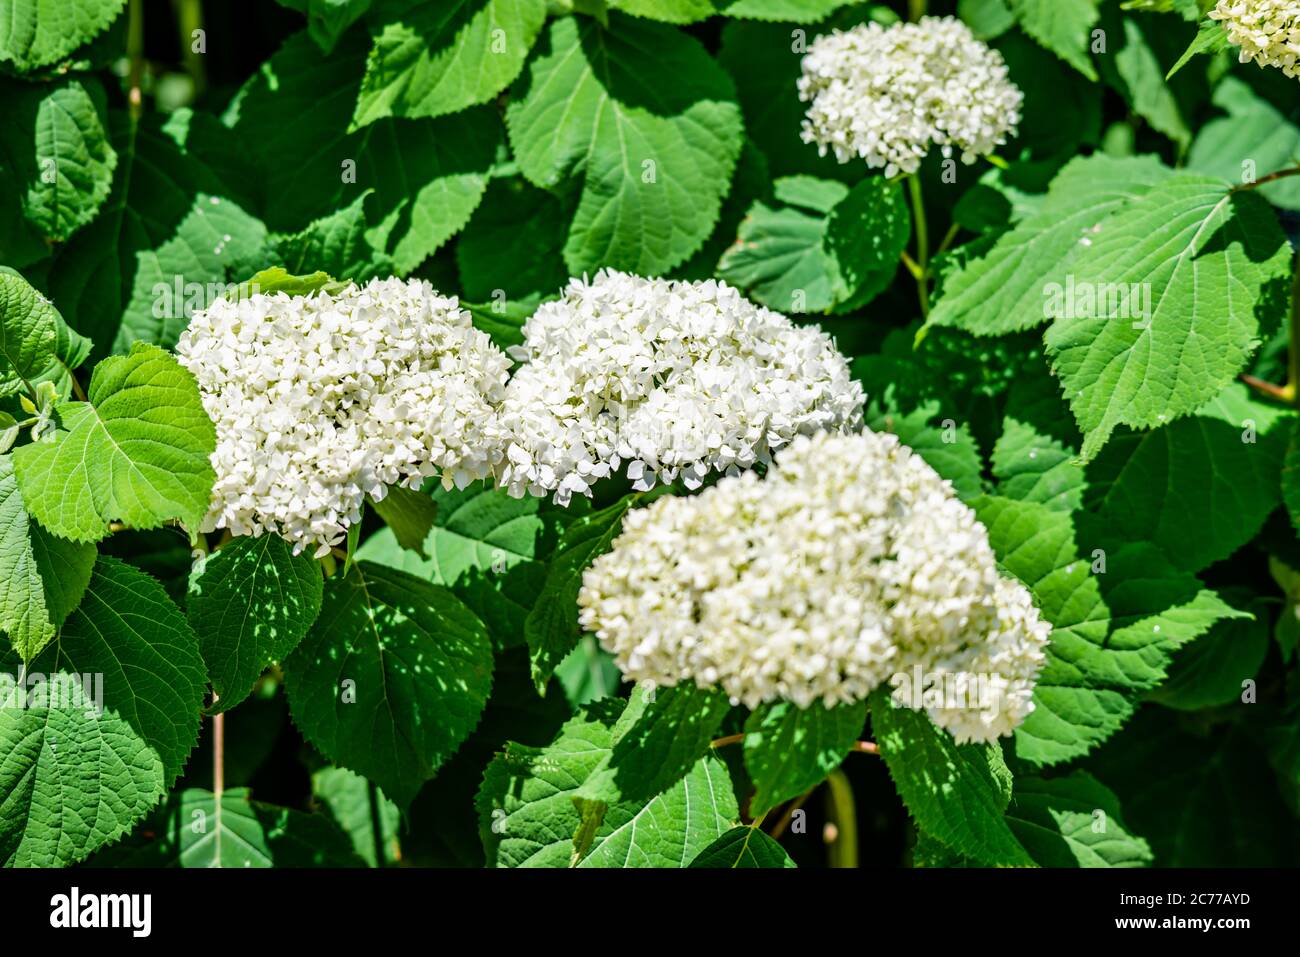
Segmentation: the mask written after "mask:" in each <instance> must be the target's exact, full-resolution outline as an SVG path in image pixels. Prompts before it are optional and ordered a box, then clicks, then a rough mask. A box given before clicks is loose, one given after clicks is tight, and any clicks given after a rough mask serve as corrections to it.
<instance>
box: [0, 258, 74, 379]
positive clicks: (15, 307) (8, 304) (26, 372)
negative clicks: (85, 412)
mask: <svg viewBox="0 0 1300 957" xmlns="http://www.w3.org/2000/svg"><path fill="white" fill-rule="evenodd" d="M90 348H91V343H90V340H88V339H86V338H85V337H84V336H80V335H78V334H77V333H76V332H74V331H73V330H72V329H69V328H68V326H67V323H65V322H64V321H63V317H62V316H60V315H59V312H58V310H57V309H55V308H54V306H53V305H51V304H50V301H49V300H48V299H46V298H45V297H44V296H42V295H41V294H40V293H39V292H37V291H36V290H35V289H33V288H32V287H31V285H30V284H29V283H28V282H27V281H26V280H25V279H23V278H22V277H21V276H19V275H16V274H14V273H7V272H0V396H5V395H10V394H12V393H14V392H19V391H25V392H26V393H27V394H28V395H29V396H33V395H34V393H35V386H36V384H37V383H39V382H44V381H50V380H58V379H59V378H60V375H61V374H66V373H67V372H70V371H71V370H72V369H75V368H76V367H77V366H79V365H80V364H81V363H82V362H84V361H85V358H86V355H87V354H88V353H89V352H90Z"/></svg>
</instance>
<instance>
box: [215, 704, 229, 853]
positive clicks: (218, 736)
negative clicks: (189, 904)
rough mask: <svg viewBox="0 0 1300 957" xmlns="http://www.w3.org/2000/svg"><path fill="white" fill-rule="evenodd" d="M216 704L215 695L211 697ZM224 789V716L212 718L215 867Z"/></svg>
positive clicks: (219, 714)
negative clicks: (215, 838)
mask: <svg viewBox="0 0 1300 957" xmlns="http://www.w3.org/2000/svg"><path fill="white" fill-rule="evenodd" d="M212 703H213V704H216V703H217V695H216V694H215V693H214V694H213V695H212ZM225 789H226V715H225V713H224V712H218V713H217V714H214V715H213V716H212V826H213V828H214V829H215V830H216V835H217V840H216V844H215V847H216V848H217V855H218V856H217V860H216V863H217V866H218V867H220V866H221V856H220V854H221V850H220V849H221V795H222V792H224V791H225Z"/></svg>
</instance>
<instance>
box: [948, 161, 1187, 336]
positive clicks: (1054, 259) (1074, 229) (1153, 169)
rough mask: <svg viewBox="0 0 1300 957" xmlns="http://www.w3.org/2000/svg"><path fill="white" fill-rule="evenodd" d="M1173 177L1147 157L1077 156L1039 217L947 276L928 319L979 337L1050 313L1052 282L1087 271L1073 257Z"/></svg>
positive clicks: (1049, 194) (1054, 184) (1018, 326)
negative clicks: (1113, 218) (1110, 221)
mask: <svg viewBox="0 0 1300 957" xmlns="http://www.w3.org/2000/svg"><path fill="white" fill-rule="evenodd" d="M1168 175H1169V172H1168V171H1167V170H1165V169H1163V168H1162V167H1161V165H1160V163H1159V162H1158V161H1156V160H1155V159H1152V158H1147V157H1140V158H1131V159H1122V160H1115V159H1111V158H1109V157H1107V156H1104V155H1103V156H1095V157H1091V158H1089V159H1076V160H1072V161H1071V162H1070V163H1069V164H1068V165H1067V166H1066V167H1065V168H1064V169H1063V170H1062V171H1061V172H1060V173H1059V174H1058V175H1057V177H1056V179H1055V180H1053V182H1052V188H1051V189H1049V190H1048V192H1047V196H1046V197H1045V198H1044V200H1043V202H1042V205H1041V206H1039V207H1038V211H1037V213H1036V214H1035V215H1034V216H1032V217H1030V218H1028V219H1025V220H1024V221H1022V222H1020V223H1018V224H1017V225H1016V227H1015V228H1014V229H1012V230H1011V231H1010V232H1008V233H1006V234H1005V235H1003V236H1002V237H1000V238H999V239H998V241H997V243H996V244H995V245H994V246H993V248H992V249H991V250H989V252H988V253H987V254H986V255H984V256H982V257H980V258H978V259H976V260H974V261H973V262H971V263H968V264H966V265H964V266H963V267H962V268H960V269H959V270H958V271H957V272H956V273H955V274H954V275H953V276H952V277H950V278H948V279H947V280H946V281H945V282H944V294H943V298H941V299H940V300H939V302H938V303H937V304H936V305H935V309H934V312H933V313H931V315H930V322H931V323H933V324H935V325H951V326H957V327H959V328H962V329H966V330H967V331H969V332H974V333H976V334H977V335H1002V334H1004V333H1008V332H1014V331H1017V330H1020V329H1028V328H1030V327H1032V326H1036V325H1039V324H1040V323H1042V322H1044V321H1045V320H1047V319H1050V318H1051V316H1050V315H1048V314H1047V313H1046V312H1045V302H1044V287H1045V286H1046V284H1047V283H1049V282H1051V281H1052V280H1054V279H1058V277H1060V278H1061V279H1063V278H1064V277H1065V276H1067V275H1068V274H1069V273H1070V272H1074V273H1076V274H1079V275H1082V274H1081V273H1079V271H1078V270H1077V269H1073V268H1072V263H1073V262H1074V261H1075V260H1076V259H1077V258H1078V257H1079V256H1080V255H1081V254H1082V253H1083V252H1084V251H1085V250H1086V249H1087V248H1088V244H1090V243H1091V242H1092V239H1091V237H1092V235H1093V234H1095V233H1097V232H1099V230H1100V227H1101V224H1102V223H1103V221H1104V220H1105V219H1106V217H1107V216H1108V215H1109V214H1110V213H1112V212H1114V211H1115V210H1118V209H1121V208H1123V207H1124V206H1125V205H1127V204H1128V203H1131V202H1132V201H1133V200H1135V199H1136V198H1137V197H1139V196H1141V195H1143V194H1145V193H1146V191H1147V190H1149V189H1150V188H1151V187H1152V186H1154V185H1156V184H1157V183H1159V182H1161V181H1163V180H1164V179H1166V178H1167V177H1168ZM1084 240H1087V242H1084Z"/></svg>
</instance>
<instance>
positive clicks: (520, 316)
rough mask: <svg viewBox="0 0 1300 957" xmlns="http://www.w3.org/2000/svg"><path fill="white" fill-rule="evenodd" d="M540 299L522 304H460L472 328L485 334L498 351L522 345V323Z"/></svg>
mask: <svg viewBox="0 0 1300 957" xmlns="http://www.w3.org/2000/svg"><path fill="white" fill-rule="evenodd" d="M538 302H540V299H535V298H531V297H530V298H528V299H525V300H523V301H522V302H505V301H503V300H496V299H494V300H493V301H492V303H491V304H483V303H472V302H462V303H461V304H460V305H461V308H462V309H468V310H469V314H470V316H471V317H472V319H473V322H474V328H475V329H481V330H483V331H484V332H486V333H487V334H488V335H489V336H490V337H491V338H492V341H493V342H494V343H496V346H497V348H498V349H502V350H504V349H509V348H510V347H511V346H517V345H522V344H523V341H524V331H523V330H524V323H525V322H527V321H528V317H529V316H531V315H532V314H533V313H534V312H535V311H536V310H537V305H538Z"/></svg>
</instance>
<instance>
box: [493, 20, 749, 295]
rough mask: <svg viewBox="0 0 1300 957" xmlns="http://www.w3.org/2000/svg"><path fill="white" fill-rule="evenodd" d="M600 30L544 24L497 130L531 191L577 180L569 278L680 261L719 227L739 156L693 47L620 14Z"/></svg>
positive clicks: (711, 73)
mask: <svg viewBox="0 0 1300 957" xmlns="http://www.w3.org/2000/svg"><path fill="white" fill-rule="evenodd" d="M609 24H610V27H609V29H606V28H604V27H602V26H601V25H600V24H599V23H597V22H596V21H595V20H592V19H588V18H585V17H564V18H560V19H557V20H554V21H552V22H551V23H550V25H549V26H548V27H547V30H546V34H545V38H544V40H543V41H542V42H541V43H540V44H539V46H538V49H537V51H536V52H535V53H534V55H533V56H532V58H531V59H530V60H529V64H528V66H527V68H526V69H525V72H524V75H523V77H522V78H521V79H520V81H519V83H518V84H517V87H516V90H515V93H514V94H513V97H512V100H511V103H510V105H509V106H508V107H507V109H506V126H507V128H508V130H509V133H510V142H511V145H512V146H513V147H514V152H515V156H516V158H517V159H518V162H519V168H520V171H521V172H522V173H523V174H524V175H525V176H526V177H528V179H530V180H531V181H532V182H533V183H535V184H536V185H538V186H542V187H545V188H553V187H555V186H557V185H559V184H560V183H561V182H562V181H564V180H566V179H569V178H572V177H576V176H581V178H582V188H581V195H580V197H579V199H578V207H577V211H576V212H575V214H574V218H573V222H572V224H571V225H570V227H569V237H568V240H567V242H566V243H565V246H564V259H565V263H566V264H567V265H568V267H569V270H570V272H571V273H581V272H583V271H585V270H594V269H596V268H598V267H600V266H609V267H613V268H618V269H626V270H629V271H631V272H636V273H640V274H642V275H658V274H661V273H664V272H667V271H668V270H670V269H671V268H672V267H674V266H676V265H677V264H679V263H681V262H684V261H685V260H686V259H687V258H689V257H690V255H691V254H692V253H693V252H695V250H696V249H698V248H699V247H700V246H701V245H702V244H703V243H704V241H705V239H707V238H708V236H709V233H710V232H711V231H712V229H713V226H714V224H715V223H716V222H717V221H718V216H719V212H720V210H721V208H722V199H723V197H724V196H725V195H726V191H727V186H728V184H729V183H730V182H731V174H732V171H733V170H734V169H735V165H736V160H737V158H738V157H739V155H740V150H741V143H742V135H741V133H742V127H741V115H740V107H739V106H738V105H737V104H736V102H735V89H734V87H733V85H732V83H731V80H730V78H729V77H728V76H727V75H726V73H725V72H723V70H722V69H721V68H720V67H718V65H717V64H716V63H715V62H714V61H713V60H712V58H711V57H709V55H708V54H707V52H706V51H705V49H704V47H703V46H702V45H700V43H699V41H697V40H695V39H694V38H693V37H690V36H688V35H686V34H684V33H682V32H680V31H678V30H674V29H673V28H671V27H668V26H665V25H662V24H657V23H652V22H650V21H646V20H638V19H635V18H631V17H627V16H624V15H621V14H611V15H610V17H609ZM614 64H617V68H614V66H613V65H614ZM664 77H672V82H671V83H665V82H664Z"/></svg>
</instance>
